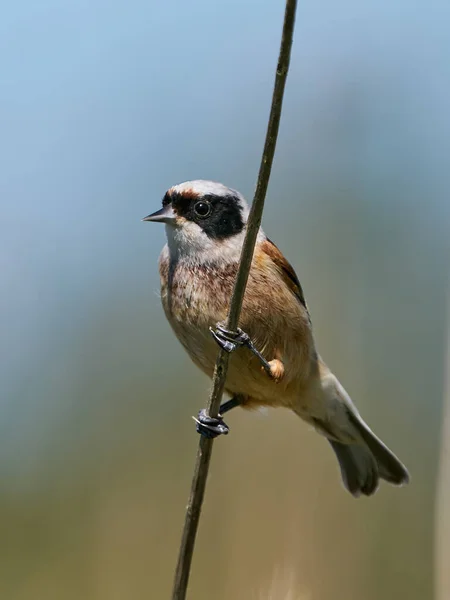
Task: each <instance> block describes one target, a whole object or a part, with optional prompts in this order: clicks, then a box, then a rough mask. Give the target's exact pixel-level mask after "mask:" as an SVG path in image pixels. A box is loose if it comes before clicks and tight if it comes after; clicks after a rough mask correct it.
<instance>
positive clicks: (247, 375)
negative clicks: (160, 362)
mask: <svg viewBox="0 0 450 600" xmlns="http://www.w3.org/2000/svg"><path fill="white" fill-rule="evenodd" d="M237 269H238V264H237V263H232V264H227V265H222V266H218V265H215V266H214V267H210V266H208V265H198V264H189V263H184V262H183V261H173V260H171V259H170V257H169V255H168V253H167V252H163V253H162V255H161V257H160V262H159V270H160V277H161V300H162V304H163V307H164V311H165V314H166V317H167V319H168V321H169V323H170V325H171V326H172V329H173V330H174V332H175V334H176V336H177V337H178V339H179V341H180V342H181V343H182V344H183V346H184V347H185V349H186V350H187V352H188V353H189V355H190V357H191V359H192V360H193V361H194V362H195V364H196V365H197V366H198V367H200V368H201V369H202V371H203V372H205V373H206V374H207V375H209V376H212V374H213V371H214V365H215V360H216V357H217V351H218V348H217V344H216V343H215V341H214V340H213V338H212V336H211V333H210V331H209V328H210V327H215V325H216V324H217V323H218V322H221V321H224V320H225V319H226V316H227V313H228V307H229V302H230V298H231V295H232V291H233V285H234V281H235V277H236V273H237ZM252 271H253V270H252ZM252 271H251V272H250V277H249V281H248V286H247V290H246V293H245V297H244V302H243V308H242V312H241V317H240V321H239V325H240V327H241V328H242V329H243V330H244V331H245V332H246V333H248V335H249V336H250V338H251V339H252V341H253V342H254V343H255V345H256V347H257V348H258V350H260V351H261V352H262V353H263V354H264V356H265V357H266V358H267V360H272V359H273V358H279V359H280V360H282V362H283V364H284V367H285V378H284V379H283V381H282V382H281V383H280V384H276V383H275V382H273V381H272V380H270V379H268V376H267V374H266V373H265V372H263V371H262V370H261V366H260V364H259V362H258V360H257V359H256V358H255V357H254V356H253V355H252V354H251V353H250V351H249V350H248V349H247V348H240V349H239V350H237V351H236V352H234V353H233V354H232V356H231V358H230V365H229V371H228V376H227V389H228V390H229V391H231V392H232V393H241V394H247V395H251V396H254V397H259V398H260V399H261V400H263V399H264V397H266V402H267V403H269V404H270V403H271V400H270V399H271V398H272V397H275V396H277V397H280V396H282V394H283V390H284V391H286V390H287V389H288V388H289V386H291V387H292V386H293V385H294V386H295V385H296V383H295V382H298V381H299V378H301V373H302V371H305V369H306V370H307V369H308V368H309V356H310V355H312V354H313V352H312V351H313V347H312V346H311V344H312V337H311V332H310V325H309V320H308V319H307V318H306V316H305V315H304V314H303V308H302V307H301V305H300V304H299V303H298V301H297V300H296V298H295V297H294V296H293V294H292V293H291V292H290V290H289V289H287V288H286V286H284V285H282V284H281V283H280V281H278V280H277V279H276V278H271V274H270V273H265V274H263V275H261V274H258V273H256V272H255V271H253V272H252ZM305 372H306V371H305ZM277 402H279V400H277ZM263 403H264V402H263ZM279 403H280V402H279Z"/></svg>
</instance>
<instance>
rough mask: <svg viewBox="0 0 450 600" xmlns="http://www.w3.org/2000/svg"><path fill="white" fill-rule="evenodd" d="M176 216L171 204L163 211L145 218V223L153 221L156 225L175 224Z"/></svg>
mask: <svg viewBox="0 0 450 600" xmlns="http://www.w3.org/2000/svg"><path fill="white" fill-rule="evenodd" d="M175 219H176V215H175V213H174V212H173V208H172V206H171V205H170V204H168V205H167V206H164V207H163V208H161V210H157V211H156V212H154V213H153V214H151V215H148V217H144V218H143V219H142V220H143V221H153V222H154V223H169V224H173V223H175Z"/></svg>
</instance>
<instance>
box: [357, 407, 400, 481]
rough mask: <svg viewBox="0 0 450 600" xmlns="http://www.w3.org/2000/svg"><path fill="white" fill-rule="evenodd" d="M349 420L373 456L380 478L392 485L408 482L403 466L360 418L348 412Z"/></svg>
mask: <svg viewBox="0 0 450 600" xmlns="http://www.w3.org/2000/svg"><path fill="white" fill-rule="evenodd" d="M348 416H349V419H350V420H351V421H352V423H353V425H354V426H355V427H356V429H357V430H358V432H359V434H360V435H361V437H362V439H363V441H364V442H365V443H366V445H367V447H368V449H369V450H370V451H371V453H372V454H373V456H374V458H375V460H376V462H377V465H378V472H379V474H380V477H381V478H382V479H384V480H386V481H388V482H389V483H392V484H393V485H404V484H406V483H408V482H409V473H408V470H407V469H406V467H405V465H404V464H403V463H401V462H400V460H399V459H398V458H397V457H396V456H395V454H394V453H393V452H392V451H391V450H389V448H388V447H387V446H386V445H385V444H383V442H382V441H381V440H380V439H379V438H378V437H377V436H376V435H375V434H374V433H373V431H372V430H371V429H370V428H369V427H368V426H367V425H366V423H364V421H363V420H362V419H361V417H360V416H359V415H357V414H354V413H353V412H352V411H351V410H349V411H348Z"/></svg>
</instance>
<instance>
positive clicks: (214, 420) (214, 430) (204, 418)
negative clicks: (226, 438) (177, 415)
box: [193, 408, 230, 439]
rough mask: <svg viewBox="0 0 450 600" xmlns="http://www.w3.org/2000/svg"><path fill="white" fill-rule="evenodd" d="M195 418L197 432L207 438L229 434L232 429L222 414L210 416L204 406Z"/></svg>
mask: <svg viewBox="0 0 450 600" xmlns="http://www.w3.org/2000/svg"><path fill="white" fill-rule="evenodd" d="M193 419H194V421H195V422H196V429H197V433H199V434H200V435H202V436H203V437H206V438H210V439H214V438H216V437H217V436H219V435H228V433H229V431H230V428H229V427H228V425H227V424H226V423H225V422H224V420H223V419H222V417H221V416H220V415H218V416H217V417H210V416H208V415H207V414H206V410H205V409H204V408H202V410H201V411H200V412H199V413H198V417H197V418H195V417H193Z"/></svg>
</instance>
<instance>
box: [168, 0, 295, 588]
mask: <svg viewBox="0 0 450 600" xmlns="http://www.w3.org/2000/svg"><path fill="white" fill-rule="evenodd" d="M296 8H297V0H286V9H285V14H284V23H283V33H282V38H281V46H280V54H279V57H278V65H277V70H276V75H275V85H274V89H273V95H272V106H271V109H270V116H269V122H268V125H267V133H266V141H265V144H264V151H263V155H262V160H261V166H260V169H259V174H258V181H257V184H256V190H255V195H254V198H253V203H252V207H251V210H250V215H249V217H248V222H247V231H246V235H245V240H244V244H243V246H242V252H241V257H240V265H239V270H238V273H237V276H236V281H235V284H234V289H233V296H232V298H231V304H230V312H229V314H228V319H227V329H229V330H231V331H235V330H236V328H237V326H238V322H239V315H240V313H241V308H242V301H243V299H244V293H245V288H246V286H247V280H248V275H249V271H250V266H251V262H252V258H253V251H254V249H255V243H256V237H257V235H258V231H259V227H260V225H261V218H262V213H263V209H264V200H265V197H266V192H267V186H268V184H269V178H270V172H271V170H272V163H273V157H274V154H275V147H276V144H277V137H278V129H279V125H280V117H281V109H282V105H283V96H284V88H285V84H286V79H287V74H288V70H289V62H290V58H291V47H292V38H293V34H294V23H295V11H296ZM228 361H229V354H228V353H227V352H225V351H224V350H222V349H221V350H220V351H219V354H218V356H217V360H216V366H215V369H214V376H213V384H212V390H211V395H210V397H209V401H208V404H207V407H206V412H207V414H208V415H209V416H212V417H217V415H218V412H219V406H220V401H221V399H222V395H223V391H224V387H225V379H226V375H227V370H228ZM212 446H213V440H212V439H209V438H205V437H200V442H199V448H198V453H197V461H196V463H195V469H194V475H193V478H192V485H191V493H190V496H189V503H188V505H187V510H186V518H185V522H184V529H183V536H182V538H181V545H180V550H179V554H178V563H177V568H176V571H175V581H174V586H173V592H172V600H185V598H186V592H187V586H188V582H189V573H190V569H191V562H192V555H193V553H194V544H195V538H196V535H197V528H198V523H199V520H200V512H201V509H202V504H203V497H204V495H205V487H206V480H207V477H208V470H209V463H210V460H211V452H212Z"/></svg>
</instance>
